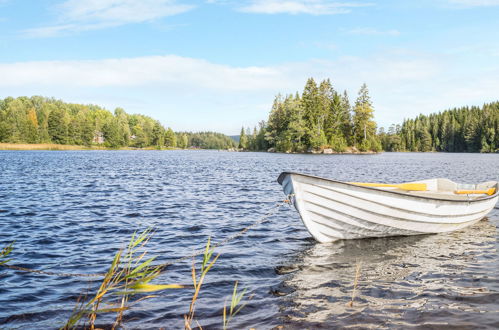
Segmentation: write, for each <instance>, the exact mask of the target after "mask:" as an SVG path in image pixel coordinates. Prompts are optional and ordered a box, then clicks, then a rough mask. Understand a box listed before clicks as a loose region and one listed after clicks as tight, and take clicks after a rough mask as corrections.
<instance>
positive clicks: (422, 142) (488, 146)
mask: <svg viewBox="0 0 499 330" xmlns="http://www.w3.org/2000/svg"><path fill="white" fill-rule="evenodd" d="M379 137H380V140H381V143H382V146H383V149H384V150H386V151H446V152H497V151H499V102H494V103H490V104H485V105H483V107H482V108H479V107H462V108H457V109H452V110H447V111H444V112H441V113H437V114H431V115H428V116H425V115H419V117H417V118H416V119H407V120H405V121H404V122H403V123H402V125H392V126H391V127H390V128H389V130H388V131H387V132H385V131H384V130H381V129H380V132H379Z"/></svg>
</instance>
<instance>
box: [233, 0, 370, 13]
mask: <svg viewBox="0 0 499 330" xmlns="http://www.w3.org/2000/svg"><path fill="white" fill-rule="evenodd" d="M370 5H371V4H369V3H360V2H336V1H328V0H252V1H251V3H250V4H248V5H246V6H243V7H241V8H240V9H239V10H240V11H242V12H247V13H258V14H310V15H333V14H346V13H349V12H350V11H351V10H352V8H355V7H365V6H370Z"/></svg>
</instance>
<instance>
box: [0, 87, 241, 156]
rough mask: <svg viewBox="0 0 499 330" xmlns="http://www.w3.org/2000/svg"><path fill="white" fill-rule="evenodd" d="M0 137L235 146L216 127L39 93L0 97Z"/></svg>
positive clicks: (10, 140)
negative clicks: (178, 127)
mask: <svg viewBox="0 0 499 330" xmlns="http://www.w3.org/2000/svg"><path fill="white" fill-rule="evenodd" d="M0 142H6V143H30V144H31V143H56V144H70V145H81V146H92V145H103V146H105V147H108V148H122V147H132V148H147V147H154V148H158V149H161V148H175V147H179V148H203V149H228V148H233V147H235V146H236V143H235V142H234V141H233V140H232V139H231V138H229V137H227V136H225V135H223V134H220V133H213V132H201V133H191V132H180V133H175V132H174V131H173V130H172V129H171V128H165V127H164V126H163V125H161V123H160V122H159V121H157V120H155V119H153V118H151V117H148V116H144V115H140V114H128V113H126V112H125V110H123V109H122V108H116V109H115V110H114V113H111V112H110V111H108V110H106V109H104V108H102V107H99V106H96V105H82V104H73V103H65V102H63V101H60V100H56V99H53V98H45V97H41V96H32V97H17V98H12V97H7V98H5V99H3V100H0Z"/></svg>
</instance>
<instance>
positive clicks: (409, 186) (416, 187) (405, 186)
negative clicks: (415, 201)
mask: <svg viewBox="0 0 499 330" xmlns="http://www.w3.org/2000/svg"><path fill="white" fill-rule="evenodd" d="M349 183H351V184H355V185H358V186H364V187H390V188H399V189H402V190H413V191H426V189H427V187H426V183H399V184H389V183H371V182H349Z"/></svg>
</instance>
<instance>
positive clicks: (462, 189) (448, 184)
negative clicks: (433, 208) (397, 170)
mask: <svg viewBox="0 0 499 330" xmlns="http://www.w3.org/2000/svg"><path fill="white" fill-rule="evenodd" d="M408 183H422V184H426V190H425V191H411V190H403V189H399V188H395V189H392V190H393V191H397V192H403V193H406V194H411V195H417V196H422V197H423V196H424V197H432V198H445V199H454V200H475V199H482V198H485V197H489V196H491V195H497V194H498V190H499V184H498V182H497V181H487V182H482V183H478V184H465V183H456V182H454V181H452V180H449V179H443V178H440V179H428V180H422V181H413V182H408Z"/></svg>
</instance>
